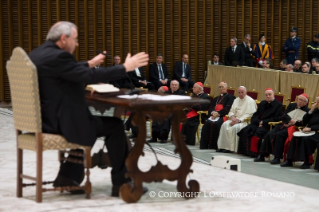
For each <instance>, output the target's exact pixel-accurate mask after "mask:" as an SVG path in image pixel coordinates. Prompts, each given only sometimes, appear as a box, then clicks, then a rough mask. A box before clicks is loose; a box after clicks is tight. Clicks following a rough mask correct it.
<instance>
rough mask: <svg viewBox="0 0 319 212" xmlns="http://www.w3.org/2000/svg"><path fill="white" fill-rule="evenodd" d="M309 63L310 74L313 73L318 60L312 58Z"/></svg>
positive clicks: (318, 62)
mask: <svg viewBox="0 0 319 212" xmlns="http://www.w3.org/2000/svg"><path fill="white" fill-rule="evenodd" d="M310 61H311V68H310V72H313V71H315V67H316V66H317V65H318V64H319V59H318V58H317V57H315V58H313V59H312V60H310Z"/></svg>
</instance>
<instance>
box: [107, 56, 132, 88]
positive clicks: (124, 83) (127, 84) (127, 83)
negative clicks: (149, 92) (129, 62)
mask: <svg viewBox="0 0 319 212" xmlns="http://www.w3.org/2000/svg"><path fill="white" fill-rule="evenodd" d="M113 62H114V66H119V65H120V64H121V58H120V56H118V55H116V56H114V58H113ZM108 83H110V84H112V85H114V86H115V87H117V88H127V89H134V85H133V84H132V82H131V80H130V78H129V76H128V75H127V74H125V76H124V77H123V78H121V79H119V80H115V81H109V82H108Z"/></svg>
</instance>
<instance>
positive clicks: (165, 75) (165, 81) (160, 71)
mask: <svg viewBox="0 0 319 212" xmlns="http://www.w3.org/2000/svg"><path fill="white" fill-rule="evenodd" d="M149 74H150V81H151V82H152V83H153V84H154V86H155V89H158V88H159V87H161V86H163V85H165V86H169V83H170V80H169V72H168V71H167V67H166V65H165V64H164V63H163V55H161V54H158V55H157V57H156V62H154V63H152V64H151V65H150V71H149Z"/></svg>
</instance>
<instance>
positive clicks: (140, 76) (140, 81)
mask: <svg viewBox="0 0 319 212" xmlns="http://www.w3.org/2000/svg"><path fill="white" fill-rule="evenodd" d="M128 75H129V77H130V78H131V80H132V82H133V84H134V86H135V87H138V88H141V87H143V88H147V89H148V90H150V91H151V90H155V88H154V85H153V83H151V82H148V81H147V80H146V78H145V75H144V71H143V69H142V68H141V67H140V68H135V69H134V71H131V72H129V73H128Z"/></svg>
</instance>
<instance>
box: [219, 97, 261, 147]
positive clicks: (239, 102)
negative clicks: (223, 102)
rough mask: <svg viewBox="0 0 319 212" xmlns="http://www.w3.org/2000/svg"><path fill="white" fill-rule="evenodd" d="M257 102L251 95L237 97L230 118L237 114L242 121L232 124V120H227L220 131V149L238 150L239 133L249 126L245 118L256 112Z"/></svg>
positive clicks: (229, 114)
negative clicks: (241, 97)
mask: <svg viewBox="0 0 319 212" xmlns="http://www.w3.org/2000/svg"><path fill="white" fill-rule="evenodd" d="M256 108H257V105H256V102H255V100H253V99H252V98H251V97H250V96H248V95H246V96H245V97H244V98H243V99H240V98H239V97H237V98H236V99H235V101H234V103H233V105H232V107H231V109H230V112H229V113H228V116H229V118H231V117H232V116H235V117H236V118H237V119H239V120H240V121H241V123H238V124H235V125H234V126H231V125H230V123H231V120H227V121H225V122H224V123H223V124H222V126H221V128H220V132H219V137H218V141H217V144H218V149H226V150H230V151H234V152H237V149H238V141H239V137H238V136H237V133H238V132H239V131H240V130H241V129H242V128H244V127H245V126H247V123H246V122H244V120H245V118H247V117H251V116H252V115H253V113H254V112H256Z"/></svg>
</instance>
